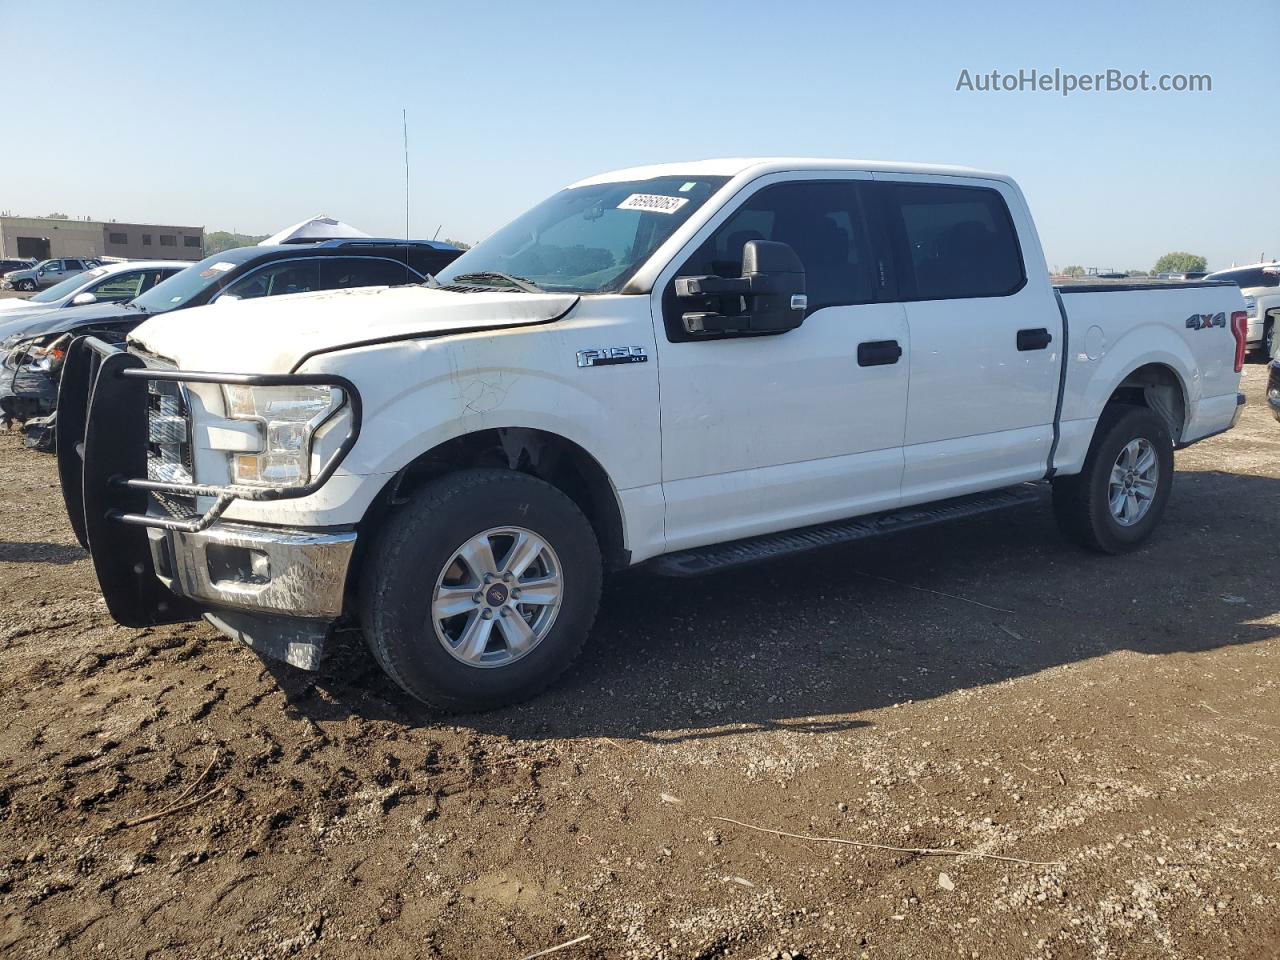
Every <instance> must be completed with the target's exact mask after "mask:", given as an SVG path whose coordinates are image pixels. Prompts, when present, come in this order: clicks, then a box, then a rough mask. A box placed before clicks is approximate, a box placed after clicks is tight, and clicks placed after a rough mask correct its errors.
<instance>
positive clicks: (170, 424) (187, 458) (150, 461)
mask: <svg viewBox="0 0 1280 960" xmlns="http://www.w3.org/2000/svg"><path fill="white" fill-rule="evenodd" d="M193 475H194V471H193V469H192V464H191V423H190V420H189V419H188V417H187V396H186V391H185V390H184V389H183V387H182V384H180V383H174V382H173V381H169V380H148V381H147V479H148V480H160V481H163V482H165V483H191V482H192V481H193V478H194V476H193ZM151 499H152V502H153V503H154V504H155V505H156V506H157V507H159V508H160V509H161V510H162V511H164V512H165V513H167V514H169V515H170V516H175V517H183V516H188V515H190V514H192V513H194V512H195V508H196V503H195V498H194V497H184V496H176V495H174V494H169V493H166V494H161V493H153V494H152V495H151Z"/></svg>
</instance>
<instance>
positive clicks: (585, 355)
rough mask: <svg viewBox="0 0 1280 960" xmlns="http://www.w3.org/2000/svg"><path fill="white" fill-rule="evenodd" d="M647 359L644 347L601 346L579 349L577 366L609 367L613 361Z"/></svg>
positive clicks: (630, 361) (642, 360) (622, 361)
mask: <svg viewBox="0 0 1280 960" xmlns="http://www.w3.org/2000/svg"><path fill="white" fill-rule="evenodd" d="M648 359H649V357H648V355H647V354H646V353H645V352H644V347H601V348H600V349H599V350H579V351H578V366H580V367H610V366H613V365H614V364H615V363H645V362H647V361H648Z"/></svg>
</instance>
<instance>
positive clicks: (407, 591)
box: [359, 470, 603, 712]
mask: <svg viewBox="0 0 1280 960" xmlns="http://www.w3.org/2000/svg"><path fill="white" fill-rule="evenodd" d="M518 548H519V549H518ZM602 578H603V564H602V561H601V557H600V548H599V546H598V544H597V542H596V537H595V533H594V531H593V530H592V528H591V524H590V523H589V522H588V521H587V518H586V517H585V516H583V514H582V511H581V510H579V509H578V507H577V505H576V504H575V503H574V502H573V501H572V500H570V499H569V498H568V497H567V496H565V494H564V493H562V492H561V491H560V490H558V489H557V488H555V487H553V486H551V485H550V484H548V483H545V482H543V481H542V480H538V479H536V478H534V477H530V476H527V475H525V474H522V473H515V472H513V471H508V470H466V471H462V472H459V473H454V474H449V475H447V476H444V477H441V478H439V479H437V480H434V481H432V482H431V483H429V484H427V485H426V486H425V487H423V488H422V489H421V490H419V491H418V492H417V493H416V494H415V495H414V497H413V499H412V500H411V501H410V502H409V503H408V504H407V505H405V506H403V507H401V508H399V509H398V510H397V511H396V512H394V513H392V514H391V515H390V517H388V519H387V521H386V522H385V524H384V525H383V528H382V531H381V533H380V534H379V536H378V537H377V539H376V541H375V542H374V544H373V547H372V550H371V552H370V554H369V555H368V557H366V559H365V563H364V570H363V572H362V575H361V583H360V602H359V609H360V620H361V625H362V627H363V629H364V635H365V639H366V640H367V641H368V644H369V648H370V649H371V650H372V651H373V655H374V658H375V659H376V660H377V661H378V663H379V664H380V665H381V666H382V668H383V670H385V671H386V672H387V675H388V676H390V677H391V679H392V680H394V681H395V682H396V683H397V684H398V685H399V686H400V687H401V688H402V689H403V690H404V691H405V692H406V693H408V694H409V695H410V696H413V697H415V698H417V699H418V700H421V701H422V702H423V703H425V704H427V705H428V706H431V707H434V708H436V709H440V710H446V711H451V712H453V711H479V710H492V709H495V708H497V707H502V706H506V705H508V704H511V703H516V702H518V701H520V700H524V699H527V698H529V697H532V696H534V695H535V694H537V693H539V692H540V691H542V690H543V689H544V688H545V687H547V686H548V685H549V684H550V683H551V682H552V681H554V680H555V679H556V678H558V677H559V676H560V675H561V674H562V673H563V672H564V671H565V670H566V669H568V667H569V666H570V665H571V664H572V663H573V661H574V660H575V659H576V658H577V656H578V654H579V652H580V651H581V650H582V646H583V643H584V642H585V641H586V639H587V634H588V632H589V631H590V629H591V624H592V622H593V621H594V619H595V614H596V608H597V606H598V605H599V602H600V584H601V580H602ZM455 610H456V611H457V612H453V611H455Z"/></svg>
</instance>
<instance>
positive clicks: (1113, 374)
mask: <svg viewBox="0 0 1280 960" xmlns="http://www.w3.org/2000/svg"><path fill="white" fill-rule="evenodd" d="M1060 289H1061V293H1062V295H1063V296H1062V300H1063V303H1064V305H1065V308H1066V311H1067V319H1068V322H1069V324H1070V329H1071V337H1070V354H1069V356H1068V357H1067V363H1066V371H1065V377H1066V382H1065V390H1064V394H1063V403H1062V420H1061V424H1060V427H1061V439H1060V441H1059V444H1058V449H1057V452H1056V455H1055V458H1054V464H1053V465H1054V467H1055V469H1056V470H1057V471H1058V472H1061V473H1074V472H1078V471H1079V470H1080V467H1081V465H1082V464H1083V463H1084V458H1085V455H1086V454H1087V453H1088V449H1089V443H1090V441H1091V440H1092V437H1093V428H1094V425H1095V424H1096V423H1097V420H1098V417H1099V416H1100V415H1101V414H1102V410H1103V407H1105V406H1106V404H1107V401H1108V400H1109V399H1110V397H1111V395H1112V394H1113V393H1114V392H1115V390H1116V389H1117V388H1118V387H1119V386H1120V385H1121V384H1122V383H1123V382H1124V381H1125V379H1126V378H1127V377H1129V376H1130V375H1131V374H1132V373H1133V372H1134V371H1136V370H1138V369H1139V368H1140V367H1143V366H1146V365H1147V364H1158V365H1161V366H1163V367H1166V368H1168V369H1169V370H1170V371H1172V373H1173V374H1174V376H1175V377H1176V378H1177V380H1178V383H1179V385H1180V386H1181V389H1182V397H1183V401H1184V416H1183V417H1182V422H1181V423H1180V424H1178V425H1177V426H1176V429H1175V430H1174V431H1173V434H1174V441H1175V442H1176V443H1190V442H1191V441H1193V440H1197V439H1200V438H1201V437H1204V436H1207V435H1208V434H1210V433H1214V432H1216V431H1217V430H1221V429H1225V428H1226V427H1228V426H1230V423H1231V418H1232V416H1233V415H1234V412H1235V396H1236V390H1237V388H1238V386H1239V382H1240V375H1239V374H1238V373H1236V372H1235V365H1234V361H1235V338H1234V337H1233V336H1232V333H1231V314H1232V313H1233V312H1234V311H1237V310H1242V309H1244V302H1243V298H1242V297H1241V296H1240V291H1239V289H1237V288H1236V287H1234V286H1225V285H1194V286H1193V285H1186V286H1182V285H1177V286H1174V285H1169V286H1164V287H1161V286H1155V285H1140V286H1137V287H1120V288H1118V289H1107V288H1104V287H1100V286H1091V287H1072V286H1069V285H1068V286H1064V287H1062V288H1060Z"/></svg>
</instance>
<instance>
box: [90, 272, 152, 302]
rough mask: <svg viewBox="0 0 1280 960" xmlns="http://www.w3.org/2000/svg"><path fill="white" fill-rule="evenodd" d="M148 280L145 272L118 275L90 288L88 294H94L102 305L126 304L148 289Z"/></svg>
mask: <svg viewBox="0 0 1280 960" xmlns="http://www.w3.org/2000/svg"><path fill="white" fill-rule="evenodd" d="M153 274H154V271H153ZM146 279H147V274H146V272H145V271H143V270H135V271H131V272H129V273H118V274H116V275H115V276H114V277H108V278H107V279H106V280H103V281H101V282H99V283H98V284H97V285H96V286H92V287H89V288H88V290H87V291H86V292H88V293H92V294H93V295H94V296H95V297H97V298H98V301H99V302H100V303H124V302H125V301H126V300H132V299H133V298H134V297H136V296H137V295H138V294H140V293H141V292H142V291H143V290H145V289H146Z"/></svg>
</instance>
